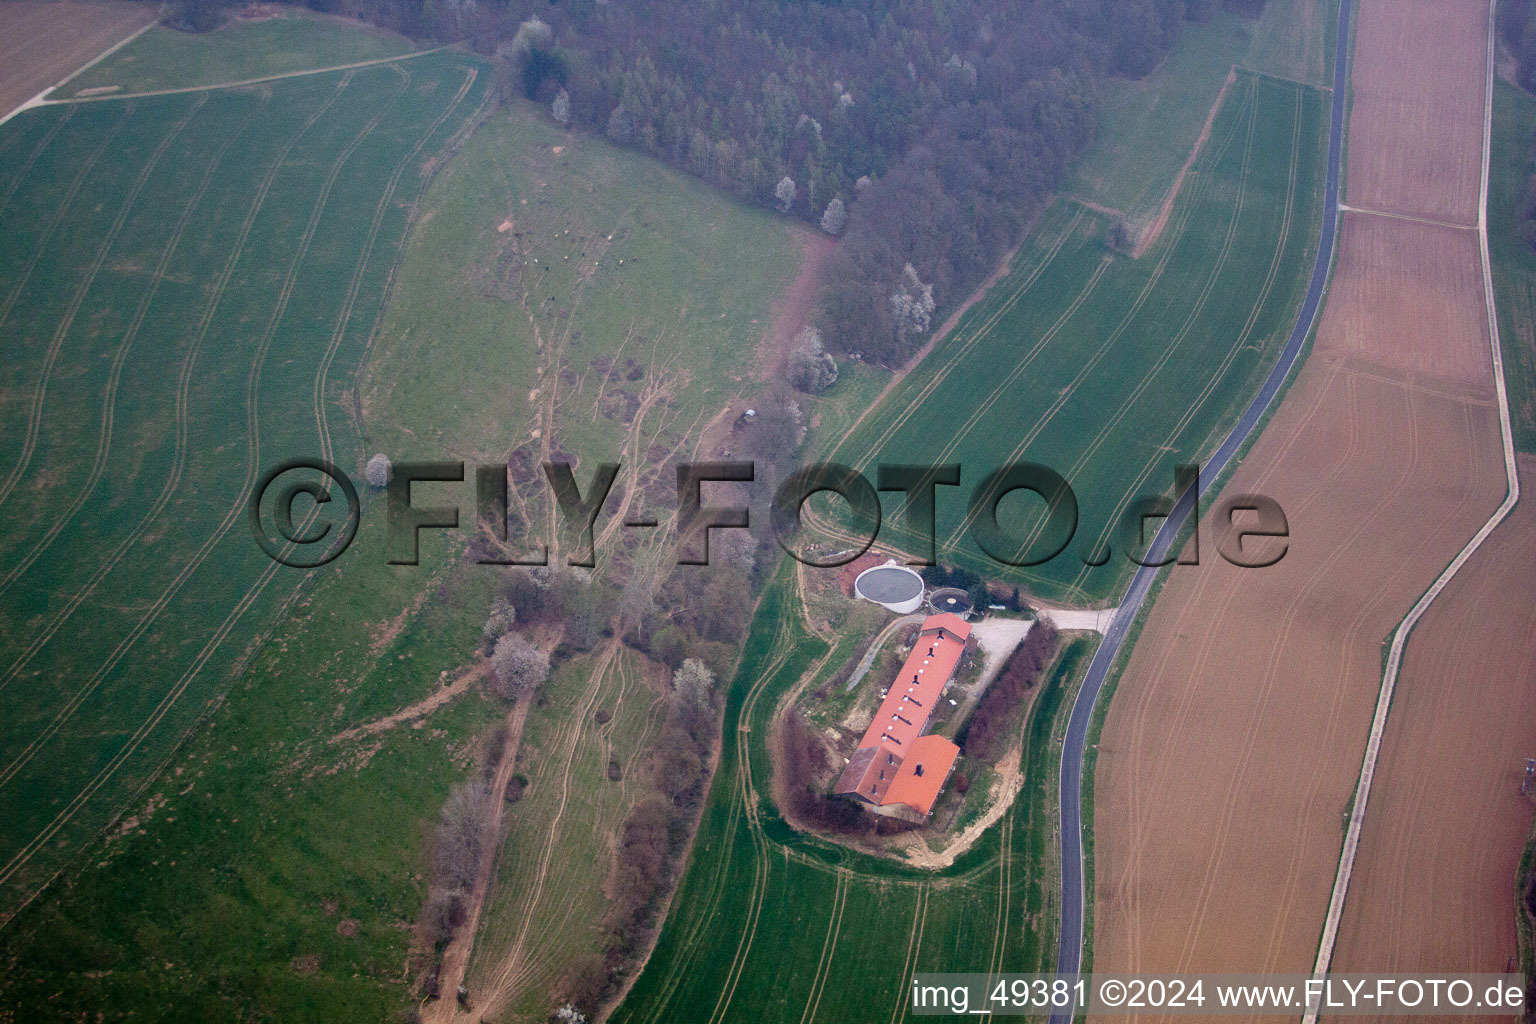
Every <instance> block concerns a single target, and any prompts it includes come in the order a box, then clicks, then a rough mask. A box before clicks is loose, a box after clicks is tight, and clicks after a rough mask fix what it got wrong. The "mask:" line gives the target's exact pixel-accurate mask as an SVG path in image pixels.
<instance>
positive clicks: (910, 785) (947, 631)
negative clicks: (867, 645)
mask: <svg viewBox="0 0 1536 1024" xmlns="http://www.w3.org/2000/svg"><path fill="white" fill-rule="evenodd" d="M970 635H971V627H970V624H969V623H967V622H966V621H965V620H964V619H962V618H960V617H959V616H958V615H950V614H948V613H942V614H939V615H930V616H928V618H926V619H924V620H923V626H922V629H921V630H919V631H918V635H917V643H915V644H914V645H913V646H912V653H911V654H910V655H908V656H907V660H906V663H905V664H904V665H902V667H901V671H900V672H899V673H897V675H896V678H895V679H894V680H893V681H892V683H891V688H890V690H889V691H888V692H887V693H886V696H885V700H884V701H883V702H882V703H881V704H880V710H878V711H876V712H875V718H874V721H872V722H870V723H869V728H868V729H867V730H866V731H865V733H864V738H863V739H861V740H860V741H859V747H858V749H857V750H855V751H854V753H853V756H852V757H851V758H849V759H848V767H847V768H844V769H843V774H842V775H841V776H840V777H839V778H838V780H837V786H836V788H835V792H837V793H839V794H843V795H846V796H854V797H858V798H859V799H860V800H863V801H864V802H865V803H867V804H870V805H871V806H872V807H873V809H875V810H876V811H878V812H879V813H887V814H888V813H896V814H905V813H909V812H915V813H916V814H918V815H921V816H923V817H926V816H927V815H928V814H929V813H930V812H931V811H932V810H933V802H934V801H935V800H936V799H938V796H939V792H940V790H942V789H943V788H944V783H945V782H946V781H948V779H949V773H950V770H951V769H952V768H954V766H955V758H957V757H959V756H960V748H959V747H957V746H955V745H954V744H953V743H951V742H950V741H949V740H947V739H945V738H944V737H942V736H935V735H924V734H923V730H924V729H926V728H927V727H928V720H929V718H930V717H931V716H932V714H933V709H934V706H935V704H936V703H937V702H938V700H939V698H940V697H941V696H942V695H943V693H944V688H945V687H946V686H948V685H949V681H950V679H951V678H953V676H954V674H955V669H956V667H957V666H958V665H959V664H960V656H961V655H962V654H963V653H964V652H965V641H966V640H967V638H969V637H970Z"/></svg>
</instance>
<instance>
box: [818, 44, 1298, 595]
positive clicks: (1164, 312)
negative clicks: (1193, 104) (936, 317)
mask: <svg viewBox="0 0 1536 1024" xmlns="http://www.w3.org/2000/svg"><path fill="white" fill-rule="evenodd" d="M1324 124H1325V118H1324V116H1323V102H1322V97H1321V94H1320V93H1319V92H1318V91H1317V90H1313V89H1309V88H1305V87H1302V86H1298V85H1295V84H1293V83H1289V82H1281V81H1277V80H1274V79H1270V78H1266V77H1263V76H1257V75H1249V74H1243V75H1239V76H1238V77H1237V79H1236V82H1235V84H1234V85H1233V87H1232V89H1231V90H1230V94H1229V96H1228V99H1227V101H1226V102H1225V103H1224V104H1223V107H1222V109H1221V111H1220V112H1219V114H1218V116H1217V118H1216V121H1215V125H1214V128H1213V132H1212V137H1211V139H1210V142H1209V143H1208V144H1207V147H1206V149H1205V151H1204V152H1203V153H1202V155H1201V157H1200V159H1199V160H1198V161H1197V163H1196V165H1195V168H1194V173H1193V175H1192V176H1191V178H1190V180H1189V182H1188V183H1186V185H1185V186H1184V188H1183V190H1182V191H1181V193H1180V196H1179V199H1178V202H1177V203H1176V205H1175V209H1174V214H1173V217H1172V220H1171V222H1170V224H1169V226H1168V228H1167V230H1166V231H1165V233H1164V234H1163V236H1162V237H1161V239H1160V240H1159V242H1158V243H1157V244H1156V245H1155V246H1154V247H1153V248H1152V249H1151V250H1150V251H1149V252H1148V253H1146V254H1145V255H1143V256H1142V257H1141V258H1140V259H1135V260H1133V259H1130V258H1128V257H1126V256H1123V255H1118V254H1116V253H1114V252H1112V251H1110V250H1109V249H1107V248H1106V233H1107V232H1108V231H1109V230H1110V229H1111V227H1112V225H1111V223H1110V222H1109V220H1108V219H1107V218H1105V217H1103V216H1102V215H1100V214H1098V213H1096V212H1094V211H1091V210H1088V209H1086V208H1084V207H1082V206H1079V205H1077V204H1074V203H1070V202H1059V203H1057V204H1056V205H1055V206H1054V207H1053V208H1052V209H1051V210H1050V211H1049V212H1048V213H1047V214H1046V216H1045V217H1044V218H1043V220H1042V222H1041V224H1040V225H1039V226H1038V227H1037V228H1036V230H1035V232H1034V234H1033V236H1032V238H1031V241H1030V242H1029V243H1028V244H1027V245H1026V246H1025V248H1024V249H1023V251H1022V252H1021V253H1020V254H1019V255H1018V257H1017V259H1016V261H1015V263H1014V265H1013V268H1012V271H1011V272H1010V274H1009V275H1008V276H1007V277H1006V278H1004V279H1003V280H1002V281H1001V282H1000V283H999V284H997V285H996V286H994V287H993V289H992V290H991V291H990V292H988V293H987V295H986V297H985V298H984V299H983V300H982V301H980V302H978V303H977V304H976V305H975V306H974V307H973V308H972V309H971V310H970V311H969V312H968V313H967V314H966V316H965V317H964V318H963V319H962V320H961V321H960V323H959V324H958V325H957V326H956V328H955V329H954V330H953V331H952V332H950V333H949V334H948V335H946V336H945V337H944V338H942V339H941V340H940V341H939V342H938V344H937V345H936V346H935V348H934V350H933V352H932V354H931V355H930V356H929V357H928V358H927V359H926V360H925V361H924V362H923V363H922V364H921V365H920V366H918V367H917V368H915V369H914V370H913V371H912V372H911V373H909V374H908V376H907V377H906V378H904V379H903V380H902V381H901V383H900V384H899V385H898V386H897V387H896V388H895V389H894V390H893V391H892V392H891V393H890V394H889V395H888V396H887V397H886V398H885V399H884V400H883V401H882V402H881V403H880V404H879V405H877V406H876V407H874V408H873V409H872V410H871V411H870V412H869V413H868V414H867V415H866V416H864V417H861V420H860V422H858V423H857V424H856V425H855V427H854V429H853V430H852V431H850V432H849V433H848V434H847V435H846V436H845V437H844V438H843V439H842V440H841V441H840V442H838V443H837V444H836V445H834V446H832V447H831V449H830V458H832V459H833V460H836V461H844V462H847V463H849V464H850V465H853V466H855V467H856V468H866V467H869V466H871V465H873V464H874V463H877V462H881V461H885V462H908V463H922V464H931V463H941V462H958V463H960V464H961V465H962V467H963V470H962V473H963V477H962V487H961V488H943V489H941V490H940V491H939V495H940V498H939V515H938V537H939V552H940V555H939V557H940V558H941V559H942V560H945V561H954V562H955V563H956V564H960V565H964V566H966V567H967V568H971V569H973V570H976V571H978V572H983V573H989V574H993V575H995V574H997V573H998V572H999V571H1000V570H1001V571H1002V572H1004V573H1005V574H1006V576H1007V577H1008V578H1010V579H1013V580H1016V581H1020V582H1023V583H1026V584H1027V585H1028V586H1029V588H1030V589H1031V591H1032V592H1034V593H1036V594H1038V595H1040V596H1041V597H1043V598H1045V599H1048V600H1064V601H1068V602H1071V603H1077V604H1080V603H1092V602H1101V601H1104V600H1106V599H1108V598H1109V597H1110V596H1111V595H1112V594H1114V593H1116V592H1117V590H1118V588H1119V587H1120V585H1121V584H1122V583H1123V581H1124V579H1125V578H1126V576H1127V575H1128V570H1129V569H1130V568H1134V566H1133V565H1132V563H1131V562H1130V561H1129V560H1128V559H1127V558H1126V557H1125V552H1124V551H1123V550H1121V548H1120V537H1119V535H1118V532H1117V530H1116V529H1115V527H1116V524H1118V522H1119V521H1120V518H1121V514H1122V513H1123V511H1124V510H1125V508H1126V507H1127V506H1128V504H1129V503H1130V502H1131V501H1132V500H1133V499H1136V498H1139V497H1143V496H1147V495H1154V494H1165V493H1169V492H1171V491H1172V488H1173V480H1174V467H1175V466H1176V465H1178V464H1180V463H1187V462H1191V461H1196V460H1198V459H1199V458H1200V457H1201V456H1202V455H1203V454H1205V453H1208V452H1209V451H1210V450H1211V449H1212V448H1214V446H1215V445H1216V443H1217V442H1219V440H1220V438H1221V435H1222V433H1223V432H1224V431H1225V429H1226V428H1227V425H1228V424H1229V423H1230V422H1231V419H1232V417H1233V415H1234V410H1235V409H1237V408H1238V407H1239V405H1240V404H1241V403H1242V402H1245V401H1246V400H1247V397H1248V395H1249V394H1250V393H1251V391H1252V390H1253V388H1254V387H1255V386H1256V382H1257V381H1258V380H1259V379H1260V378H1261V377H1262V375H1263V374H1264V373H1266V372H1267V371H1268V369H1269V367H1270V366H1271V365H1272V364H1273V361H1274V360H1275V358H1276V357H1277V356H1278V353H1279V349H1280V346H1281V345H1282V344H1283V342H1284V338H1285V335H1286V333H1287V332H1288V331H1289V328H1290V324H1291V321H1292V319H1293V318H1294V312H1295V309H1296V306H1297V304H1298V302H1299V301H1300V296H1301V293H1302V291H1303V289H1304V279H1303V274H1302V270H1303V268H1304V267H1305V266H1307V265H1308V262H1309V260H1310V257H1311V252H1312V251H1313V250H1314V249H1315V247H1316V225H1317V223H1318V220H1319V216H1318V202H1319V200H1318V195H1319V188H1320V183H1321V182H1320V174H1321V170H1322V168H1321V162H1320V161H1321V153H1322V139H1323V134H1324V133H1323V126H1324ZM1010 461H1033V462H1039V463H1042V464H1044V465H1046V466H1049V467H1050V468H1052V469H1054V470H1056V471H1057V472H1059V473H1061V474H1062V475H1063V476H1064V477H1065V478H1066V479H1067V480H1068V482H1069V483H1071V485H1072V487H1073V489H1074V490H1075V491H1076V494H1077V500H1078V503H1079V508H1080V517H1081V519H1080V523H1079V526H1078V531H1077V537H1076V539H1075V540H1074V541H1073V542H1072V544H1071V545H1070V546H1069V547H1068V549H1067V550H1066V551H1065V552H1064V553H1063V554H1061V555H1060V556H1058V557H1057V558H1055V559H1052V560H1051V561H1049V562H1047V563H1046V564H1044V565H1042V566H1038V567H1035V568H1031V569H1019V570H1008V569H1006V568H1005V567H1002V566H1000V565H999V564H998V563H996V562H995V561H992V560H990V559H989V558H987V557H986V556H985V555H984V554H983V553H982V552H981V551H980V550H978V548H977V547H976V545H975V543H974V542H973V541H972V539H971V538H970V537H969V536H968V535H967V534H968V531H969V530H970V528H971V527H972V525H973V519H972V517H971V515H970V514H969V513H968V512H966V511H965V506H966V505H967V500H966V498H965V495H967V494H969V488H972V487H974V486H975V485H976V484H978V483H979V482H980V481H981V480H982V478H983V477H984V476H985V475H986V474H987V473H989V472H990V471H992V470H993V469H995V468H997V467H998V466H1001V465H1003V464H1005V463H1007V462H1010ZM1013 502H1018V507H1013V506H1012V503H1013ZM999 519H1000V521H1002V522H1003V524H1004V527H1005V531H1006V532H1009V533H1010V534H1011V535H1014V536H1020V537H1030V536H1031V530H1036V529H1038V527H1037V526H1036V524H1037V523H1038V514H1036V513H1035V512H1034V508H1033V507H1032V506H1028V505H1025V504H1024V502H1023V500H1022V499H1019V498H1012V499H1007V500H1005V501H1004V502H1003V504H1002V506H1001V508H1000V510H999ZM882 536H883V537H885V538H886V541H887V542H889V543H893V544H898V545H901V546H903V547H905V548H907V549H909V550H918V548H917V545H918V544H919V542H920V539H919V538H916V537H913V536H910V535H909V534H908V533H907V532H904V531H903V529H902V524H901V522H900V521H899V520H892V521H889V522H888V523H887V525H886V526H885V527H883V529H882ZM1104 545H1108V546H1109V547H1111V548H1113V549H1114V551H1113V554H1112V555H1111V557H1110V558H1109V559H1108V560H1107V561H1106V562H1104V564H1102V565H1100V566H1098V567H1089V566H1088V565H1085V562H1087V561H1090V555H1091V554H1093V553H1095V552H1100V551H1101V549H1102V547H1103V546H1104ZM1020 547H1021V548H1022V547H1023V544H1021V545H1020ZM1096 557H1097V558H1099V559H1102V554H1099V555H1097V556H1096Z"/></svg>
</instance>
